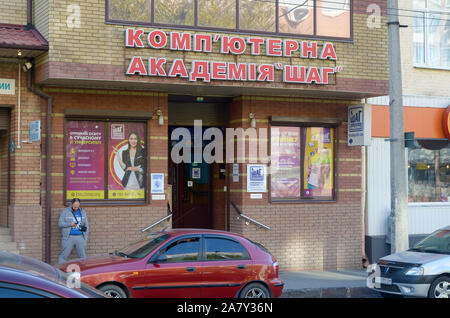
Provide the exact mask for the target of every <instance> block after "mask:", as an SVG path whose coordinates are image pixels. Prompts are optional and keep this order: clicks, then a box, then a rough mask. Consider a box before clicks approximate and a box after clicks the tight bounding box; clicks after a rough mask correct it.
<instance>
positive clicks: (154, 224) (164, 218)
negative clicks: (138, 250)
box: [141, 213, 172, 232]
mask: <svg viewBox="0 0 450 318" xmlns="http://www.w3.org/2000/svg"><path fill="white" fill-rule="evenodd" d="M171 217H172V213H170V214H169V215H168V216H165V217H163V218H162V219H161V220H159V221H156V222H155V223H153V224H152V225H149V226H147V227H146V228H145V229H143V230H141V232H145V231H148V230H150V229H151V228H152V227H155V226H157V225H158V224H159V223H161V222H164V221H165V220H167V219H169V218H171Z"/></svg>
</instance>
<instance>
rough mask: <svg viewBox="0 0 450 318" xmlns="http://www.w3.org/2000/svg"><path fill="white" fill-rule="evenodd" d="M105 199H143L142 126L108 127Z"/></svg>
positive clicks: (128, 124)
mask: <svg viewBox="0 0 450 318" xmlns="http://www.w3.org/2000/svg"><path fill="white" fill-rule="evenodd" d="M108 130H109V140H108V199H118V200H127V199H128V200H136V199H142V200H144V199H145V188H146V181H145V175H146V152H145V148H144V140H145V124H144V123H126V122H112V123H108Z"/></svg>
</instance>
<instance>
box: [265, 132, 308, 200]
mask: <svg viewBox="0 0 450 318" xmlns="http://www.w3.org/2000/svg"><path fill="white" fill-rule="evenodd" d="M271 135H272V138H271V190H270V192H271V197H272V198H274V199H300V195H301V193H300V188H301V179H300V176H301V168H300V164H301V161H300V158H301V157H300V155H301V154H300V127H272V128H271Z"/></svg>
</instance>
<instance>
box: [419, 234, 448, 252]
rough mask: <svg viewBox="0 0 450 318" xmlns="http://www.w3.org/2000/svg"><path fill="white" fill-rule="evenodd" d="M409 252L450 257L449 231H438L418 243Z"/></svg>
mask: <svg viewBox="0 0 450 318" xmlns="http://www.w3.org/2000/svg"><path fill="white" fill-rule="evenodd" d="M411 251H415V252H423V253H436V254H449V255H450V230H438V231H436V232H434V233H432V234H431V235H430V236H428V237H426V238H425V239H424V240H422V241H420V242H419V243H418V244H417V245H416V246H414V248H412V249H411Z"/></svg>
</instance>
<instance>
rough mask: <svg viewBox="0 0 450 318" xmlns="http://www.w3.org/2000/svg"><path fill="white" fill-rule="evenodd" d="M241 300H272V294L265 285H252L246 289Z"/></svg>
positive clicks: (241, 294) (242, 292)
mask: <svg viewBox="0 0 450 318" xmlns="http://www.w3.org/2000/svg"><path fill="white" fill-rule="evenodd" d="M240 298H270V293H269V290H268V289H267V288H266V287H265V286H264V285H262V284H259V283H252V284H249V285H247V286H245V287H244V289H243V290H242V291H241V293H240Z"/></svg>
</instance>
